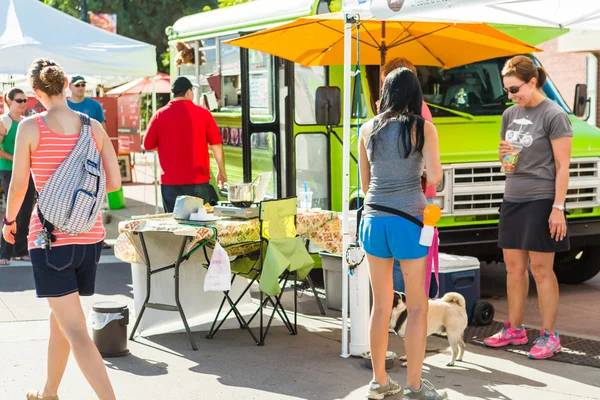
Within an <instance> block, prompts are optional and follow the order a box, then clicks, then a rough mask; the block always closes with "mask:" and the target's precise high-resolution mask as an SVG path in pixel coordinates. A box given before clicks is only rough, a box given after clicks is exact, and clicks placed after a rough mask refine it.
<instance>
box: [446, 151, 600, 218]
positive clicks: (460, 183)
mask: <svg viewBox="0 0 600 400" xmlns="http://www.w3.org/2000/svg"><path fill="white" fill-rule="evenodd" d="M599 172H600V159H596V158H594V159H585V160H577V159H574V160H572V161H571V166H570V178H569V190H568V192H567V207H568V208H569V209H574V208H589V207H595V206H598V205H599V204H600V198H599V179H598V178H599V176H600V173H599ZM445 178H446V179H447V181H450V182H452V183H453V184H452V185H451V187H447V188H446V190H444V193H442V195H444V196H447V197H446V199H448V200H451V201H447V202H446V203H445V206H444V211H445V212H448V211H449V212H450V213H451V214H452V215H485V214H497V212H498V208H499V207H500V204H501V203H502V197H503V193H504V181H505V176H504V174H503V173H502V171H501V170H500V164H499V163H480V164H456V165H452V166H450V168H447V169H446V177H445ZM448 192H451V193H448Z"/></svg>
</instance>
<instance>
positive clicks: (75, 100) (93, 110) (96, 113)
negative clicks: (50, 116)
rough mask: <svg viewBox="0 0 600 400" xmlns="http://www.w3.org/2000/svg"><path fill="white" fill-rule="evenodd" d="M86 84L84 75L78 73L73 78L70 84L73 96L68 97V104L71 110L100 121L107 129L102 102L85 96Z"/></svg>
mask: <svg viewBox="0 0 600 400" xmlns="http://www.w3.org/2000/svg"><path fill="white" fill-rule="evenodd" d="M86 85H87V83H86V81H85V78H84V77H83V76H80V75H77V76H74V77H73V78H71V83H70V84H69V89H70V90H71V98H70V99H67V104H68V105H69V108H71V110H75V111H79V112H80V113H83V114H86V115H87V116H88V117H90V118H93V119H95V120H96V121H98V122H100V123H101V124H102V128H104V130H105V131H106V118H104V110H102V104H100V103H99V102H98V101H96V100H94V99H90V98H89V97H86V96H85V89H86Z"/></svg>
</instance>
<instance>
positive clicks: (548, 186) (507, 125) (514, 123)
mask: <svg viewBox="0 0 600 400" xmlns="http://www.w3.org/2000/svg"><path fill="white" fill-rule="evenodd" d="M565 136H573V129H572V127H571V121H570V120H569V116H568V115H567V113H566V112H565V111H564V110H563V109H562V108H561V107H560V106H559V105H558V104H556V103H555V102H554V101H552V100H549V99H545V100H544V101H542V102H541V103H540V104H538V105H537V106H535V107H520V106H519V105H516V104H515V105H513V106H511V107H509V108H508V109H507V110H506V111H504V114H502V131H501V132H500V137H501V138H502V140H507V141H508V142H509V143H511V145H514V144H515V143H517V144H519V143H520V144H521V145H522V146H523V150H521V153H520V154H519V160H518V161H517V166H516V168H515V172H514V174H512V175H507V176H506V189H505V192H504V199H505V200H507V201H511V202H517V203H518V202H525V201H532V200H541V199H554V190H555V182H556V166H555V164H554V152H553V151H552V144H551V141H552V140H555V139H558V138H561V137H565Z"/></svg>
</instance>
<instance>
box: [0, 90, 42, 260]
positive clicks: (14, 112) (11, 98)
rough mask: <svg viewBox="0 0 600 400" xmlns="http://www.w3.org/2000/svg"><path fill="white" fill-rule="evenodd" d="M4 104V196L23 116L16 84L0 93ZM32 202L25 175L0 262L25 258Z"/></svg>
mask: <svg viewBox="0 0 600 400" xmlns="http://www.w3.org/2000/svg"><path fill="white" fill-rule="evenodd" d="M4 105H5V107H6V108H7V110H8V113H6V114H4V115H2V116H0V184H1V185H2V189H3V190H4V199H5V200H6V196H8V191H9V187H10V181H11V177H12V173H13V154H14V152H15V141H16V139H17V127H18V126H19V123H20V122H21V120H22V119H23V114H24V113H25V108H26V105H27V97H26V96H25V93H24V92H23V91H22V90H21V89H18V88H14V89H11V90H9V91H7V92H5V93H4ZM34 203H35V186H34V185H33V182H32V181H31V178H30V179H29V186H28V188H27V192H26V194H25V198H24V199H23V205H22V206H21V210H20V211H19V214H18V215H17V226H18V227H19V229H18V230H17V233H16V235H15V243H14V245H13V244H11V243H9V242H7V241H6V240H4V238H1V240H0V243H1V248H0V265H9V264H10V260H11V258H12V259H15V260H21V261H29V260H30V259H29V251H28V250H27V234H28V233H29V218H31V211H33V204H34Z"/></svg>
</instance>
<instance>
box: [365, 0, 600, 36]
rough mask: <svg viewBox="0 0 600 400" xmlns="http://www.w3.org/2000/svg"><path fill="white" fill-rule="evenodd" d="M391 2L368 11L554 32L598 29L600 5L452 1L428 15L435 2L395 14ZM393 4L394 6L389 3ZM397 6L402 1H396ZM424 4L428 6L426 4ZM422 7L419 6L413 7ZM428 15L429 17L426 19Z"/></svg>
mask: <svg viewBox="0 0 600 400" xmlns="http://www.w3.org/2000/svg"><path fill="white" fill-rule="evenodd" d="M389 2H390V0H372V2H371V11H372V12H373V14H374V15H375V16H376V17H377V18H380V19H381V18H395V17H398V16H406V15H407V13H409V14H415V15H422V14H423V13H428V14H429V15H431V17H432V18H435V19H440V20H444V21H477V22H486V23H496V24H511V25H528V26H544V27H556V28H577V29H594V28H596V29H598V28H600V2H598V1H597V0H517V1H515V0H512V1H508V0H454V1H452V6H451V7H441V8H440V7H439V6H438V11H436V12H435V14H430V13H429V11H431V10H430V9H431V8H434V7H435V3H436V2H422V3H420V2H412V1H410V2H409V1H406V2H404V6H402V7H392V8H396V9H399V11H394V10H392V8H390V6H389V5H388V3H389ZM391 2H392V4H393V3H394V1H393V0H391ZM396 3H397V4H399V3H403V1H400V0H397V1H396ZM426 3H427V4H426ZM417 4H424V5H422V6H415V5H417ZM429 15H428V16H429Z"/></svg>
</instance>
